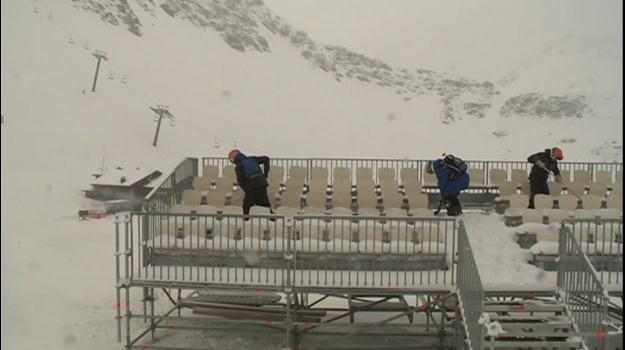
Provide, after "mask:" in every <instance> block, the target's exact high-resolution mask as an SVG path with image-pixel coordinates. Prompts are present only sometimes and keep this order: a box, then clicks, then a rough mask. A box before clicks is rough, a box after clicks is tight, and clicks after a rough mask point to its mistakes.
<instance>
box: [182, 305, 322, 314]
mask: <svg viewBox="0 0 625 350" xmlns="http://www.w3.org/2000/svg"><path fill="white" fill-rule="evenodd" d="M180 304H181V306H183V307H190V308H197V307H199V308H213V309H223V310H238V311H252V312H258V311H260V312H265V313H274V314H281V313H285V312H286V311H285V309H284V307H281V306H280V307H269V306H265V307H255V306H246V305H232V304H218V303H207V302H199V301H182V302H181V303H180ZM297 313H298V314H302V315H306V316H317V317H324V316H325V315H326V311H325V310H310V309H302V310H297Z"/></svg>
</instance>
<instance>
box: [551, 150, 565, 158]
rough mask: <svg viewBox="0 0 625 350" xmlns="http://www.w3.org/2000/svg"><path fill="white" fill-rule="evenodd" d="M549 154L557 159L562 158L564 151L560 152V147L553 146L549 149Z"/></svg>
mask: <svg viewBox="0 0 625 350" xmlns="http://www.w3.org/2000/svg"><path fill="white" fill-rule="evenodd" d="M551 156H552V157H554V158H555V159H557V160H562V159H564V153H563V152H562V149H560V148H559V147H554V148H552V149H551Z"/></svg>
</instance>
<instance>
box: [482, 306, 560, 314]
mask: <svg viewBox="0 0 625 350" xmlns="http://www.w3.org/2000/svg"><path fill="white" fill-rule="evenodd" d="M564 311H565V308H564V305H485V306H484V312H564Z"/></svg>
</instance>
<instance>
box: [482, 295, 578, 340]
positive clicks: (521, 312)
mask: <svg viewBox="0 0 625 350" xmlns="http://www.w3.org/2000/svg"><path fill="white" fill-rule="evenodd" d="M478 322H479V323H480V325H481V331H482V334H481V335H482V342H481V343H482V348H483V349H506V348H523V349H545V348H546V349H580V348H582V347H583V344H582V338H581V336H580V334H579V332H578V331H577V330H576V327H575V325H574V321H573V319H572V317H571V316H570V315H568V314H567V311H566V307H565V305H564V304H563V303H561V302H559V301H557V300H542V299H530V300H512V301H510V300H505V301H498V300H494V301H484V302H483V313H482V316H480V319H479V320H478Z"/></svg>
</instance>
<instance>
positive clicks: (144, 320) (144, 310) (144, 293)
mask: <svg viewBox="0 0 625 350" xmlns="http://www.w3.org/2000/svg"><path fill="white" fill-rule="evenodd" d="M147 299H148V288H147V287H143V322H144V323H145V322H147V321H148V313H147V310H148V309H147Z"/></svg>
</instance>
